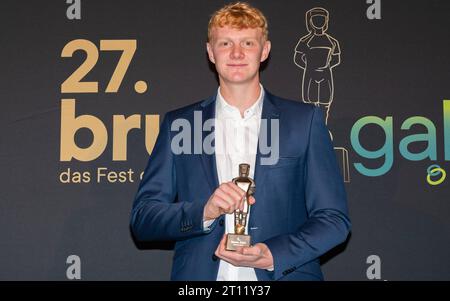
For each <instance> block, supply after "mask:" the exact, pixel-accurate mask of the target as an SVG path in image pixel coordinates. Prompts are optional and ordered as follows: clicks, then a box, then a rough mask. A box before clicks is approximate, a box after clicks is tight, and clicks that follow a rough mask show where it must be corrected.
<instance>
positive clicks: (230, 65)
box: [227, 64, 247, 67]
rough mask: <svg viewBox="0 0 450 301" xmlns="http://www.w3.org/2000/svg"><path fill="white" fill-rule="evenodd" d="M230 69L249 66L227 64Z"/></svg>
mask: <svg viewBox="0 0 450 301" xmlns="http://www.w3.org/2000/svg"><path fill="white" fill-rule="evenodd" d="M227 66H228V67H245V66H247V64H227Z"/></svg>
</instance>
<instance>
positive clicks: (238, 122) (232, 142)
mask: <svg viewBox="0 0 450 301" xmlns="http://www.w3.org/2000/svg"><path fill="white" fill-rule="evenodd" d="M260 87H261V93H260V95H259V98H258V100H257V101H256V102H255V103H254V104H253V105H252V106H251V107H250V108H248V109H247V110H245V112H244V117H241V113H240V111H239V109H238V108H236V107H233V106H231V105H229V104H228V103H227V101H226V100H225V99H224V98H223V96H222V94H221V93H220V87H219V89H218V91H217V99H216V120H215V156H216V165H217V175H218V178H219V183H225V182H229V181H231V180H232V179H233V178H236V177H238V176H239V164H241V163H247V164H249V165H250V173H249V177H251V178H254V172H255V162H256V152H257V145H258V136H259V126H260V123H261V112H262V106H263V100H264V89H263V87H262V85H260ZM249 217H250V211H249V213H248V215H247V226H248V220H249ZM247 228H248V227H246V230H245V232H246V234H248V233H247V230H248V229H247ZM230 232H231V233H233V232H234V214H227V215H226V216H225V233H230ZM217 280H219V281H256V280H258V279H257V278H256V273H255V269H253V268H248V267H236V266H234V265H232V264H230V263H228V262H226V261H224V260H220V265H219V272H218V274H217Z"/></svg>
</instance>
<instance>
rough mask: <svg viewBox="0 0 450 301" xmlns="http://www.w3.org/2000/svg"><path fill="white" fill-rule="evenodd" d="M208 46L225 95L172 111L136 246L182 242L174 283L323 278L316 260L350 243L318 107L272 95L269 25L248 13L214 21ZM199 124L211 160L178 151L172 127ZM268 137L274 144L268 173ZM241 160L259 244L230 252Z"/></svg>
mask: <svg viewBox="0 0 450 301" xmlns="http://www.w3.org/2000/svg"><path fill="white" fill-rule="evenodd" d="M206 47H207V51H208V55H209V59H210V61H211V62H212V63H214V64H215V67H216V70H217V73H218V76H219V83H220V87H219V88H218V91H217V95H214V96H213V97H210V98H208V99H206V100H204V101H201V102H198V103H195V104H192V105H189V106H187V107H184V108H181V109H178V110H175V111H172V112H169V113H167V114H166V116H165V118H164V120H163V122H162V125H161V129H160V133H159V136H158V139H157V142H156V145H155V148H154V150H153V152H152V154H151V156H150V159H149V164H148V166H147V168H146V170H145V174H144V177H143V179H142V182H141V185H140V187H139V190H138V192H137V195H136V199H135V201H134V204H133V209H132V214H131V229H132V231H133V233H134V235H135V237H136V238H137V239H138V240H145V241H149V240H175V241H177V243H176V245H175V254H174V261H173V267H172V275H171V279H173V280H321V279H323V277H322V273H321V270H320V264H319V256H321V255H322V254H324V253H325V252H327V251H328V250H329V249H331V248H333V247H334V246H336V245H337V244H339V243H341V242H343V241H344V240H345V239H346V237H347V234H348V232H349V229H350V221H349V218H348V214H347V203H346V196H345V189H344V186H343V182H342V179H341V176H340V172H339V169H338V166H337V163H336V159H335V155H334V151H333V147H332V145H331V141H330V138H329V135H328V131H327V129H326V127H325V125H324V121H323V117H322V115H321V112H320V109H319V108H316V107H314V106H312V105H308V104H304V103H300V102H295V101H288V100H283V99H281V98H279V97H276V96H274V95H271V94H270V93H269V92H267V91H266V90H264V88H263V87H262V85H261V84H260V82H259V67H260V64H261V62H263V61H264V60H266V59H267V57H268V56H269V53H270V47H271V44H270V42H269V41H268V29H267V21H266V18H265V17H264V15H263V14H262V13H261V12H260V11H259V10H258V9H256V8H254V7H252V6H250V5H249V4H246V3H240V2H238V3H235V4H230V5H227V6H225V7H223V8H222V9H220V10H219V11H217V12H215V13H214V15H213V16H212V18H211V20H210V22H209V26H208V43H207V45H206ZM198 116H201V117H202V121H203V122H205V121H207V120H211V119H213V120H214V131H213V134H214V141H215V152H214V153H212V154H211V153H208V152H202V153H201V154H185V153H181V154H179V152H177V151H174V149H173V146H174V143H173V141H172V140H173V138H174V136H176V134H177V133H176V132H174V131H173V127H172V125H173V124H174V122H177V120H188V121H189V122H190V124H191V125H194V123H195V122H196V121H195V118H196V117H198ZM264 121H267V124H269V125H272V124H274V126H268V127H264V126H262V125H263V122H264ZM272 121H276V122H275V123H273V122H272ZM275 125H277V126H275ZM174 128H177V127H176V126H175V127H174ZM192 128H194V126H192ZM171 129H172V130H171ZM236 133H238V134H239V133H240V134H242V135H241V137H243V139H235V138H236V136H235V134H236ZM263 135H266V136H265V138H267V136H269V140H271V143H272V144H277V145H275V147H277V150H278V153H277V158H276V160H272V161H270V160H269V161H267V162H270V163H269V164H263V163H264V161H263V159H264V158H263V154H262V153H261V144H260V142H261V141H262V140H266V139H261V137H262V136H263ZM194 136H195V135H194ZM203 136H204V135H203ZM194 140H195V138H194V139H192V141H191V142H192V143H193V144H194V143H196V141H194ZM175 144H176V143H175ZM267 162H266V163H267ZM241 163H247V164H249V165H250V175H249V176H250V178H253V179H254V181H255V183H256V192H255V194H254V197H251V198H250V200H249V203H250V204H251V205H252V206H251V210H250V212H249V214H248V216H247V219H248V227H247V228H246V233H248V234H249V235H250V236H251V240H252V245H251V246H249V247H242V248H238V249H237V250H236V251H228V250H227V249H226V247H225V244H226V233H230V232H234V215H233V213H234V212H235V210H236V209H243V207H244V205H245V204H243V196H244V194H245V192H244V191H243V190H242V189H240V188H239V187H238V186H237V185H235V184H233V182H231V180H232V179H233V178H235V177H237V176H238V171H239V169H238V168H239V164H241ZM219 183H220V184H219Z"/></svg>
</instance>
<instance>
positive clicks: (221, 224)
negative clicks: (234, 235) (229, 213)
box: [219, 219, 224, 227]
mask: <svg viewBox="0 0 450 301" xmlns="http://www.w3.org/2000/svg"><path fill="white" fill-rule="evenodd" d="M223 224H224V221H223V219H221V220H220V221H219V225H220V226H221V227H223Z"/></svg>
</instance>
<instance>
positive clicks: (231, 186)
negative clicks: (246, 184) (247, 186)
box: [226, 182, 245, 199]
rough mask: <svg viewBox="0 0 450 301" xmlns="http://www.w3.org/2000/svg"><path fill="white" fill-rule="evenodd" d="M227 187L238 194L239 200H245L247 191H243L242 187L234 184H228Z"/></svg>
mask: <svg viewBox="0 0 450 301" xmlns="http://www.w3.org/2000/svg"><path fill="white" fill-rule="evenodd" d="M226 186H227V187H228V188H230V189H231V190H233V191H234V192H236V193H237V194H238V196H239V199H241V198H243V197H244V195H245V191H244V190H242V189H241V187H239V186H237V185H236V184H234V183H233V182H228V183H226Z"/></svg>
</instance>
